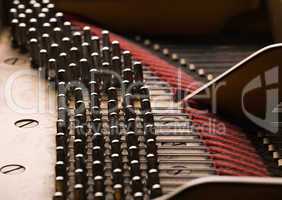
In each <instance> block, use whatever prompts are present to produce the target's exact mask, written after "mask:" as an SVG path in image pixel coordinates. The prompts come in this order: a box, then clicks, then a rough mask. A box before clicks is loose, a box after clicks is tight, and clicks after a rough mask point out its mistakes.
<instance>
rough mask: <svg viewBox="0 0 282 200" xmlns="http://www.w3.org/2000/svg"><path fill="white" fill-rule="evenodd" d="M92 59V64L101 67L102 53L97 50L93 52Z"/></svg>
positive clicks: (96, 67) (97, 67)
mask: <svg viewBox="0 0 282 200" xmlns="http://www.w3.org/2000/svg"><path fill="white" fill-rule="evenodd" d="M91 58H92V59H91V60H92V66H93V67H94V68H95V69H100V66H101V58H100V55H99V54H98V53H96V52H94V53H92V54H91Z"/></svg>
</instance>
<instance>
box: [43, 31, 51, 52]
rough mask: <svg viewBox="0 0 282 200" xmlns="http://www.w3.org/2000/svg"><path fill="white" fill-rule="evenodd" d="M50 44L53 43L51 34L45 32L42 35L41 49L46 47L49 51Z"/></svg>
mask: <svg viewBox="0 0 282 200" xmlns="http://www.w3.org/2000/svg"><path fill="white" fill-rule="evenodd" d="M50 44H51V39H50V35H49V34H47V33H44V34H43V35H42V37H41V49H46V51H47V52H48V51H49V47H50Z"/></svg>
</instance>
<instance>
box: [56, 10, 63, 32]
mask: <svg viewBox="0 0 282 200" xmlns="http://www.w3.org/2000/svg"><path fill="white" fill-rule="evenodd" d="M55 17H56V19H57V22H58V27H60V28H62V27H63V25H64V14H63V13H62V12H57V13H56V14H55Z"/></svg>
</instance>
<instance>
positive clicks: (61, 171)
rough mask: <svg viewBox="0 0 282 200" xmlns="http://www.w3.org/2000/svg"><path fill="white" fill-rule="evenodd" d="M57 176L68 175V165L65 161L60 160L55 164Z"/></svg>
mask: <svg viewBox="0 0 282 200" xmlns="http://www.w3.org/2000/svg"><path fill="white" fill-rule="evenodd" d="M55 171H56V176H62V177H66V166H65V163H64V161H62V160H59V161H57V162H56V165H55Z"/></svg>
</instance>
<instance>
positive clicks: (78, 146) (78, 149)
mask: <svg viewBox="0 0 282 200" xmlns="http://www.w3.org/2000/svg"><path fill="white" fill-rule="evenodd" d="M76 130H78V129H76ZM84 144H85V143H84V142H83V140H82V139H75V140H74V152H75V155H78V154H82V155H84V153H85V149H84Z"/></svg>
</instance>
